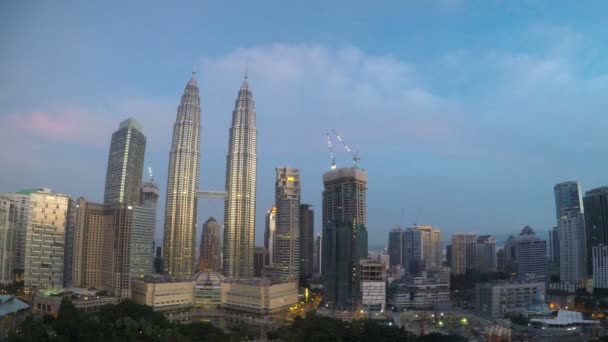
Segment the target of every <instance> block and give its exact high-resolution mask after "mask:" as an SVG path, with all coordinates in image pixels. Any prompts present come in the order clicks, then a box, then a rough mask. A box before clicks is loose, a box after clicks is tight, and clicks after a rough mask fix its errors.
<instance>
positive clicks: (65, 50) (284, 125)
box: [0, 0, 608, 246]
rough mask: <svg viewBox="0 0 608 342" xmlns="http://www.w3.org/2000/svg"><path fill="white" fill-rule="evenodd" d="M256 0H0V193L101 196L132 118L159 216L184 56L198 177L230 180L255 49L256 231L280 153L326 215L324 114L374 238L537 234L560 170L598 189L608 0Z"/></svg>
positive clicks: (207, 208) (607, 139)
mask: <svg viewBox="0 0 608 342" xmlns="http://www.w3.org/2000/svg"><path fill="white" fill-rule="evenodd" d="M261 3H263V4H264V5H263V6H262V5H261ZM261 3H260V2H254V1H247V2H245V1H242V2H233V1H225V2H224V1H222V2H213V3H212V2H210V1H209V2H203V1H191V2H182V1H176V2H162V3H161V2H154V1H128V2H120V1H100V2H96V4H89V3H88V2H87V3H86V4H85V2H80V1H73V2H70V1H45V2H33V1H32V2H30V3H29V4H26V3H25V2H22V1H6V2H3V3H2V4H0V43H1V46H2V47H1V49H0V51H1V52H0V191H17V190H20V189H23V188H33V187H42V186H45V187H51V188H52V189H53V190H55V191H56V192H60V193H67V194H71V195H72V196H75V197H79V196H84V197H86V198H88V199H90V200H94V201H101V200H102V197H103V186H104V181H105V171H106V163H107V157H108V149H109V143H110V136H111V134H112V132H113V131H114V130H116V129H117V127H118V124H119V122H120V121H122V120H124V119H125V118H127V117H129V116H133V117H135V118H136V119H137V120H139V121H140V122H141V123H142V124H143V126H144V134H145V135H146V136H147V138H148V145H147V151H146V166H150V167H151V168H152V169H153V173H154V177H155V179H156V180H157V181H158V183H159V186H160V188H161V206H160V207H159V209H160V210H159V211H160V212H161V213H160V215H159V219H160V223H162V213H163V212H164V192H165V190H166V177H167V175H166V174H167V162H168V154H169V148H170V139H171V132H172V125H173V122H174V120H175V115H176V109H177V105H178V104H179V99H180V95H181V93H182V91H183V89H184V86H185V85H186V82H187V81H188V79H189V78H190V73H191V71H192V70H193V69H196V70H197V72H198V79H199V85H200V87H201V99H202V108H203V112H202V125H203V133H202V134H203V135H202V145H201V150H202V157H201V184H202V186H201V187H202V188H204V189H205V190H222V189H223V187H224V169H225V163H226V152H227V151H226V150H227V146H228V128H229V125H230V120H231V112H232V109H233V106H234V100H235V98H236V95H237V91H238V89H239V87H240V85H241V82H242V77H243V73H244V69H245V64H246V63H248V65H249V79H250V84H251V87H252V89H253V93H254V99H255V105H256V111H257V128H258V192H257V225H256V238H257V239H256V240H257V242H258V244H261V241H262V235H263V226H264V224H263V222H264V217H263V213H264V212H265V211H266V210H267V209H268V208H269V207H271V206H272V203H273V200H274V199H273V196H274V167H275V166H280V165H290V166H294V167H299V168H300V170H301V173H302V186H303V191H302V193H303V195H302V201H303V202H306V203H311V204H313V205H314V206H315V208H316V210H317V213H316V214H317V215H316V219H317V220H316V223H317V226H316V230H317V231H320V220H319V214H320V209H321V191H322V174H323V172H325V171H327V170H328V168H329V165H330V158H329V153H328V149H327V146H326V138H325V132H326V131H327V130H329V129H332V128H334V129H336V130H337V131H339V132H340V133H341V134H342V135H343V136H344V138H345V139H346V140H347V141H348V142H349V143H350V144H352V145H353V146H355V147H357V148H358V149H359V150H360V155H361V161H360V166H361V167H362V168H364V169H366V171H367V172H368V173H369V189H368V230H369V235H370V238H369V240H370V246H376V245H378V244H383V243H385V240H386V239H387V232H388V231H389V230H390V229H391V228H393V227H394V226H396V225H398V224H400V223H402V222H403V221H405V223H407V224H411V223H412V222H414V221H417V222H418V223H419V224H430V225H433V226H437V227H439V228H441V229H442V231H443V232H445V233H447V234H449V233H453V232H459V231H472V232H490V233H495V234H506V233H512V232H513V233H514V232H517V231H519V230H520V229H521V227H522V226H524V225H530V226H532V227H534V228H535V229H538V230H547V229H549V228H550V227H552V226H553V225H554V224H555V222H554V220H555V211H554V203H553V185H554V184H555V183H557V182H560V181H564V180H579V181H581V182H582V186H583V189H584V190H589V189H590V188H593V187H597V186H602V185H608V172H607V171H608V158H607V157H606V151H607V148H608V134H607V127H608V114H607V108H608V96H607V95H606V94H607V93H608V56H607V50H606V49H607V48H606V44H605V41H606V36H607V34H608V32H607V31H608V26H606V25H605V22H606V20H607V19H608V18H606V16H607V13H608V4H607V3H605V2H597V5H598V7H596V8H592V7H591V6H578V5H577V4H576V3H574V2H566V1H563V2H562V1H556V2H552V3H551V6H549V5H548V4H547V2H541V1H521V2H519V4H517V5H516V4H515V3H514V2H507V1H474V2H468V1H457V0H451V1H450V0H443V1H424V2H423V1H420V2H416V3H417V4H414V2H408V4H405V2H403V1H386V2H382V6H379V5H377V4H378V3H377V2H376V3H375V4H376V6H372V5H371V4H372V2H364V1H334V2H331V3H327V2H324V1H319V2H317V1H307V2H303V3H302V4H299V5H296V4H293V3H291V2H289V3H286V2H283V1H264V2H261ZM285 6H288V7H285ZM337 156H338V164H339V165H343V166H346V165H349V163H350V160H349V155H348V154H347V153H345V152H343V151H342V150H340V151H339V152H338V153H337ZM402 213H403V215H402ZM209 215H213V216H215V217H216V218H218V219H220V220H221V218H222V217H223V202H218V201H213V200H201V201H199V222H203V221H204V220H205V219H206V218H207V217H208V216H209ZM200 217H202V218H203V219H200ZM402 217H403V219H402ZM161 225H162V224H159V226H158V229H157V234H156V235H157V238H162V233H161V229H160V226H161ZM199 229H200V227H199Z"/></svg>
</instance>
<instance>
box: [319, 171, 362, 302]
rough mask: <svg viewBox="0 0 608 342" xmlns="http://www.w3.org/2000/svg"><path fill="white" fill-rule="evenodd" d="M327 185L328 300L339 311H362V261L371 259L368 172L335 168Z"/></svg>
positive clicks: (326, 179)
mask: <svg viewBox="0 0 608 342" xmlns="http://www.w3.org/2000/svg"><path fill="white" fill-rule="evenodd" d="M323 183H324V186H325V190H324V191H323V215H322V222H323V239H322V242H323V246H322V267H321V270H322V276H323V279H324V286H323V287H324V290H325V296H324V300H325V302H326V304H328V305H330V306H332V307H336V308H347V309H352V308H359V307H360V306H361V298H360V297H361V291H360V265H359V261H360V260H361V259H366V258H367V229H366V191H367V173H366V172H365V171H363V170H360V169H358V168H356V167H350V168H339V169H333V170H331V171H329V172H326V173H325V174H324V175H323Z"/></svg>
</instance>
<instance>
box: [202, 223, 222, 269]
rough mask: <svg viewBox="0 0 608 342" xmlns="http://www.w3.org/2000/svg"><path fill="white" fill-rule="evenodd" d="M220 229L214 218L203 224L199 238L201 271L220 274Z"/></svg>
mask: <svg viewBox="0 0 608 342" xmlns="http://www.w3.org/2000/svg"><path fill="white" fill-rule="evenodd" d="M221 230H222V229H221V227H220V224H219V223H217V221H216V220H215V218H213V217H210V218H208V219H207V221H205V223H204V224H203V233H202V236H201V250H200V253H201V263H200V264H201V271H214V272H221V270H222V255H221V254H222V251H221V243H222V242H221V234H222V231H221Z"/></svg>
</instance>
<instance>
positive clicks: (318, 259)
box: [314, 234, 323, 277]
mask: <svg viewBox="0 0 608 342" xmlns="http://www.w3.org/2000/svg"><path fill="white" fill-rule="evenodd" d="M322 246H323V242H322V238H321V234H317V238H316V239H315V266H314V268H315V270H314V272H315V277H316V276H320V275H321V271H322V267H321V263H322V260H323V250H322Z"/></svg>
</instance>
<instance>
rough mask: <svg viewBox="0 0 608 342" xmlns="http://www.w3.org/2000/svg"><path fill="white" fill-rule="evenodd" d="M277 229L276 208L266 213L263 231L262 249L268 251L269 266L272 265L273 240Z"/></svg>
mask: <svg viewBox="0 0 608 342" xmlns="http://www.w3.org/2000/svg"><path fill="white" fill-rule="evenodd" d="M276 228H277V207H275V206H273V207H272V209H270V210H268V211H267V212H266V228H265V230H264V248H266V250H267V251H268V259H269V260H270V261H269V264H271V265H272V263H273V255H274V240H275V233H276Z"/></svg>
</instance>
